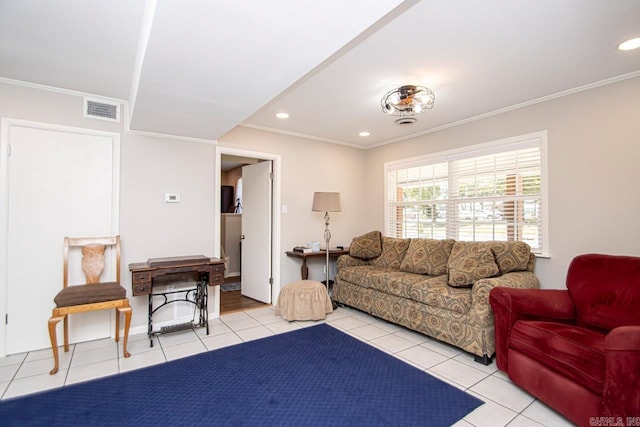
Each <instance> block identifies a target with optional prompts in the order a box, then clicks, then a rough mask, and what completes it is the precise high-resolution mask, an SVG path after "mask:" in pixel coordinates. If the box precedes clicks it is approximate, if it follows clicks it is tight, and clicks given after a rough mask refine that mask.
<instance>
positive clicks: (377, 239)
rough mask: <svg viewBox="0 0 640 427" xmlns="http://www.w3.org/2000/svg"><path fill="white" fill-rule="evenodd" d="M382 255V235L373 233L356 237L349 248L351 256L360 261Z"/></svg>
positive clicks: (377, 232) (376, 232)
mask: <svg viewBox="0 0 640 427" xmlns="http://www.w3.org/2000/svg"><path fill="white" fill-rule="evenodd" d="M381 253H382V233H380V232H379V231H371V232H369V233H367V234H363V235H362V236H358V237H354V238H353V240H352V241H351V246H350V247H349V255H351V256H352V257H354V258H358V259H364V260H368V259H373V258H377V257H379V256H380V254H381Z"/></svg>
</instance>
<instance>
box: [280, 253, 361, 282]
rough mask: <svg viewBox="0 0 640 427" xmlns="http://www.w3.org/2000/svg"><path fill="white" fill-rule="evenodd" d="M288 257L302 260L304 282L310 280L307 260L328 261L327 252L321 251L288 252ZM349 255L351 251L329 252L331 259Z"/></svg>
mask: <svg viewBox="0 0 640 427" xmlns="http://www.w3.org/2000/svg"><path fill="white" fill-rule="evenodd" d="M285 253H286V254H287V256H288V257H292V258H299V259H301V260H302V266H301V267H300V275H301V276H302V280H307V279H308V278H309V267H307V260H308V259H309V258H322V259H326V257H327V252H326V251H324V250H321V251H320V252H307V253H302V252H294V251H287V252H285ZM348 253H349V249H330V250H329V258H338V257H339V256H340V255H347V254H348Z"/></svg>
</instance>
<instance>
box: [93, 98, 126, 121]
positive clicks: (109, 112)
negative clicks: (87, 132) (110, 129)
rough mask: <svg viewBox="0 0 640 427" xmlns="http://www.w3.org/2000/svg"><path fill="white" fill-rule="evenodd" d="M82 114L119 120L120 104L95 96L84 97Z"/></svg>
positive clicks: (94, 117) (101, 118)
mask: <svg viewBox="0 0 640 427" xmlns="http://www.w3.org/2000/svg"><path fill="white" fill-rule="evenodd" d="M84 116H85V117H89V118H92V119H100V120H109V121H111V122H119V121H120V104H117V103H113V102H108V101H105V100H101V99H95V98H93V99H92V98H84Z"/></svg>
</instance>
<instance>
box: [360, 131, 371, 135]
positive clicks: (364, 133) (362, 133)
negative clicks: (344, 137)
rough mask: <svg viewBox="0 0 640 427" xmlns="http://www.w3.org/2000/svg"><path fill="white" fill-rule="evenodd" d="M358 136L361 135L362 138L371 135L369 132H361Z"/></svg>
mask: <svg viewBox="0 0 640 427" xmlns="http://www.w3.org/2000/svg"><path fill="white" fill-rule="evenodd" d="M358 135H360V136H369V135H371V134H370V133H369V132H360V133H359V134H358Z"/></svg>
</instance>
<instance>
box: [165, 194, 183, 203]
mask: <svg viewBox="0 0 640 427" xmlns="http://www.w3.org/2000/svg"><path fill="white" fill-rule="evenodd" d="M164 201H165V202H167V203H180V194H178V193H164Z"/></svg>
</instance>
